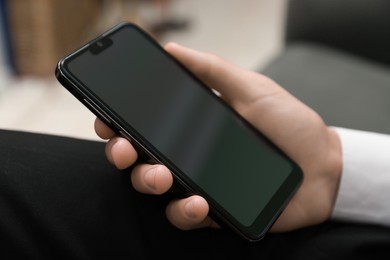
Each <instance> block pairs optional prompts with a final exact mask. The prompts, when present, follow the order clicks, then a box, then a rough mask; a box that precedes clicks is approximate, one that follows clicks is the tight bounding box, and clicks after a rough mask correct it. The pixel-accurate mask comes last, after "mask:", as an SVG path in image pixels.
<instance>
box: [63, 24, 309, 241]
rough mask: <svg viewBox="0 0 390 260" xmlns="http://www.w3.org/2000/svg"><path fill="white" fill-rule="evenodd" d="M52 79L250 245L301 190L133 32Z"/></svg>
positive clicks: (73, 58)
mask: <svg viewBox="0 0 390 260" xmlns="http://www.w3.org/2000/svg"><path fill="white" fill-rule="evenodd" d="M55 74H56V77H57V79H58V80H59V82H60V83H61V84H62V85H63V86H64V87H65V88H66V89H68V90H69V91H70V92H71V93H72V94H73V95H74V96H75V97H76V98H77V99H78V100H80V101H81V102H82V103H83V104H84V105H85V106H86V107H87V108H88V109H90V110H91V111H92V112H93V113H95V114H96V116H97V117H99V118H100V119H101V120H103V121H104V122H105V123H106V124H107V125H108V126H109V127H111V128H112V129H113V130H114V131H115V132H116V133H118V134H119V135H122V136H123V137H125V138H127V139H128V140H130V142H131V143H132V144H133V145H134V146H135V147H136V148H137V149H138V150H139V151H140V152H141V151H142V152H143V153H144V154H145V155H146V157H147V158H150V159H151V160H153V162H156V163H161V164H163V165H165V166H166V167H168V168H169V170H170V171H171V172H172V174H173V176H174V180H175V182H176V183H178V184H179V185H180V187H182V188H183V189H184V190H185V191H186V194H187V195H188V194H198V195H200V196H203V197H204V198H205V199H206V200H207V201H208V203H209V207H210V211H209V214H210V216H211V217H212V218H213V219H214V220H215V221H216V222H217V223H219V224H220V225H221V226H223V227H228V228H229V229H230V230H232V231H234V232H235V233H236V234H238V235H240V236H241V237H243V238H245V239H247V240H249V241H258V240H260V239H262V238H263V237H264V236H265V235H266V234H267V232H268V230H269V229H270V227H271V226H272V224H273V223H274V222H275V220H276V219H277V218H278V216H279V214H280V213H281V212H282V211H283V209H284V208H285V206H286V205H287V203H288V201H289V200H290V199H291V197H292V196H293V194H294V193H295V192H296V190H297V189H298V187H299V185H300V184H301V182H302V178H303V174H302V171H301V169H300V167H299V166H298V165H297V164H295V163H294V162H293V161H292V160H291V159H290V158H288V157H287V156H286V155H285V154H284V153H283V152H282V151H280V150H279V149H278V148H277V147H276V146H275V145H274V144H272V143H271V142H270V141H269V140H268V139H267V138H266V137H265V136H264V135H262V133H260V132H259V131H258V130H257V129H256V128H254V127H253V126H252V125H251V124H250V123H248V121H247V120H245V119H244V118H243V117H241V116H240V115H239V114H238V113H237V112H236V111H235V110H233V109H232V108H231V107H230V106H229V105H228V104H227V103H225V102H224V101H223V100H222V99H221V98H220V97H219V96H218V95H217V94H216V93H215V92H214V91H213V90H212V89H211V88H209V87H208V86H206V85H205V84H204V83H203V82H202V81H201V80H199V79H198V78H197V77H196V76H195V75H193V74H192V73H191V72H190V71H189V70H188V69H186V68H185V66H183V65H182V64H181V63H180V62H178V61H177V60H176V59H175V58H174V57H172V56H171V55H170V54H169V53H167V52H166V51H165V50H164V49H163V48H162V47H161V45H160V44H159V43H158V42H157V41H156V40H155V39H154V38H153V37H152V36H150V35H149V34H148V33H147V32H145V31H144V30H143V29H141V28H140V27H139V26H137V25H135V24H132V23H128V22H124V23H120V24H118V25H116V26H114V27H113V28H111V29H110V30H108V31H106V32H105V33H103V34H102V35H100V36H98V37H97V38H96V39H94V40H92V41H90V42H88V43H86V44H85V45H84V46H82V47H81V48H79V49H78V50H76V51H74V52H73V53H72V54H70V55H68V56H66V57H64V58H63V59H61V60H60V61H59V62H58V64H57V67H56V72H55ZM211 87H212V86H211ZM259 113H261V112H259Z"/></svg>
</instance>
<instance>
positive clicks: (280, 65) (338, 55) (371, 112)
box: [262, 43, 390, 134]
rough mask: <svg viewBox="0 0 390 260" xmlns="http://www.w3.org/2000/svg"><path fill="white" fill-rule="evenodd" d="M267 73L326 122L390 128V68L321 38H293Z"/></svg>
mask: <svg viewBox="0 0 390 260" xmlns="http://www.w3.org/2000/svg"><path fill="white" fill-rule="evenodd" d="M262 73H264V74H265V75H267V76H269V77H270V78H272V79H273V80H275V81H277V82H278V83H279V84H280V85H281V86H283V87H284V88H285V89H287V90H288V91H290V92H291V93H292V94H293V95H294V96H296V97H297V98H299V99H300V100H301V101H303V103H305V104H307V105H308V106H309V107H311V108H313V109H314V110H315V111H317V112H318V113H319V114H320V115H321V116H322V118H323V119H324V120H325V122H326V123H327V124H329V125H332V126H341V127H347V128H353V129H360V130H366V131H374V132H380V133H386V134H390V120H389V111H390V68H388V67H386V66H381V65H379V64H377V63H375V62H369V61H367V60H365V59H361V58H360V57H358V56H354V55H350V54H347V53H345V52H342V51H339V50H337V49H334V48H329V47H325V46H322V45H319V44H308V43H295V44H290V45H289V46H288V47H287V48H286V49H285V50H284V51H283V53H281V54H280V55H279V56H278V57H277V58H276V59H275V60H274V61H273V62H272V63H270V64H269V65H268V66H267V67H266V68H264V69H263V70H262Z"/></svg>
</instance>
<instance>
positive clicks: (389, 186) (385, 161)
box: [332, 127, 390, 226]
mask: <svg viewBox="0 0 390 260" xmlns="http://www.w3.org/2000/svg"><path fill="white" fill-rule="evenodd" d="M334 129H335V131H336V132H337V133H338V134H339V136H340V140H341V145H342V155H343V170H342V175H341V182H340V187H339V192H338V196H337V199H336V204H335V207H334V209H333V213H332V218H334V219H341V220H348V221H356V222H363V223H372V224H382V225H387V226H390V136H389V135H385V134H379V133H373V132H365V131H359V130H352V129H346V128H339V127H334Z"/></svg>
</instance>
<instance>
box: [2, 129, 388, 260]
mask: <svg viewBox="0 0 390 260" xmlns="http://www.w3.org/2000/svg"><path fill="white" fill-rule="evenodd" d="M129 174H130V169H128V170H125V171H119V170H117V169H115V168H114V167H113V166H112V165H110V164H109V163H108V162H107V160H106V158H105V156H104V143H102V142H94V141H85V140H78V139H72V138H64V137H58V136H50V135H42V134H33V133H23V132H16V131H0V259H157V258H164V259H197V260H199V259H226V258H229V259H379V258H383V259H388V258H389V256H390V230H389V229H387V228H383V227H379V226H370V225H363V224H352V223H341V222H334V221H329V222H327V223H324V224H322V225H319V226H315V227H310V228H307V229H301V230H297V231H294V232H290V233H283V234H269V235H268V236H267V237H266V238H265V239H264V240H262V241H260V242H258V243H249V242H245V241H243V240H242V239H241V238H237V237H236V236H235V235H233V234H231V233H230V232H229V231H228V230H212V229H202V230H194V231H181V230H178V229H176V228H175V227H173V226H172V225H171V224H170V223H169V222H167V220H166V218H165V212H164V211H165V205H166V203H167V201H168V200H169V199H170V197H169V196H170V195H165V196H153V195H144V194H140V193H138V192H136V191H134V190H133V188H132V186H131V184H130V178H129ZM318 206H319V207H321V205H318ZM389 217H390V216H389Z"/></svg>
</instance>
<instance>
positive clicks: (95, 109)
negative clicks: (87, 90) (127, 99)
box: [84, 98, 111, 125]
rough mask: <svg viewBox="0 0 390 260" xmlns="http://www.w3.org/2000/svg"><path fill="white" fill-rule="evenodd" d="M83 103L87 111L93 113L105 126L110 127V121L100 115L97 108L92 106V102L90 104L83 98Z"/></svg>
mask: <svg viewBox="0 0 390 260" xmlns="http://www.w3.org/2000/svg"><path fill="white" fill-rule="evenodd" d="M84 103H85V104H86V105H87V106H88V108H89V109H91V110H92V112H94V114H95V115H96V116H97V117H99V118H100V119H101V120H103V121H104V123H106V124H107V125H111V120H110V119H109V118H108V117H107V116H105V115H104V114H103V113H101V112H100V111H99V110H98V109H97V108H96V105H94V103H93V102H90V101H89V100H87V99H85V98H84Z"/></svg>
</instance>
